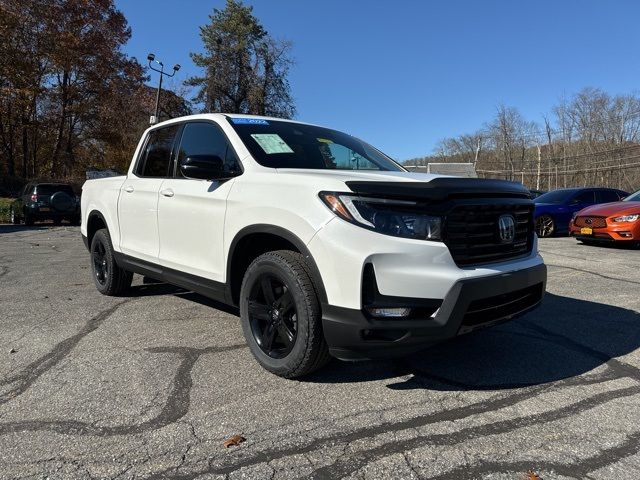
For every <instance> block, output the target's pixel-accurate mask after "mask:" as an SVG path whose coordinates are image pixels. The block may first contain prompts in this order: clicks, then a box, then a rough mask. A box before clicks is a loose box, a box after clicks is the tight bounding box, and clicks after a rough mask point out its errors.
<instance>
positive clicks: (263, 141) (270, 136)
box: [251, 133, 293, 155]
mask: <svg viewBox="0 0 640 480" xmlns="http://www.w3.org/2000/svg"><path fill="white" fill-rule="evenodd" d="M251 137H252V138H253V139H254V140H255V141H256V142H258V145H260V146H261V147H262V150H264V153H266V154H267V155H271V154H272V153H293V150H291V147H289V145H287V144H286V143H285V141H284V140H282V138H280V135H278V134H277V133H252V134H251Z"/></svg>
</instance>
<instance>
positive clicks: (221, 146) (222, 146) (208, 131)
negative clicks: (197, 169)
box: [176, 122, 241, 178]
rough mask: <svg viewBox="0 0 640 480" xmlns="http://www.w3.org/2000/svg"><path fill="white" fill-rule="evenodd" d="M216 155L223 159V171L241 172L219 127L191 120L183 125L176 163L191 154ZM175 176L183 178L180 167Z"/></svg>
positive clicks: (229, 172) (233, 153)
mask: <svg viewBox="0 0 640 480" xmlns="http://www.w3.org/2000/svg"><path fill="white" fill-rule="evenodd" d="M201 155H206V156H216V157H219V158H221V159H222V160H223V161H224V171H225V173H228V174H230V175H237V174H240V173H241V169H240V163H239V162H238V159H237V157H236V155H235V152H234V151H233V148H232V147H231V145H229V142H228V140H227V137H226V136H225V134H224V133H223V132H222V130H221V129H220V128H218V127H217V126H216V125H214V124H213V123H210V122H192V123H187V124H186V125H185V126H184V130H183V132H182V140H181V142H180V150H179V151H178V165H180V161H181V160H183V159H185V158H187V157H191V156H201ZM177 170H178V171H177V172H176V176H177V177H179V178H184V176H183V175H182V172H181V171H180V168H178V169H177Z"/></svg>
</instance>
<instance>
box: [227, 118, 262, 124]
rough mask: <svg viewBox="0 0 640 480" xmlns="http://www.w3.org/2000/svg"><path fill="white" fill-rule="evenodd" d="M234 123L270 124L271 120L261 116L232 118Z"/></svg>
mask: <svg viewBox="0 0 640 480" xmlns="http://www.w3.org/2000/svg"><path fill="white" fill-rule="evenodd" d="M231 123H233V124H234V125H269V122H267V121H266V120H262V119H261V118H232V119H231Z"/></svg>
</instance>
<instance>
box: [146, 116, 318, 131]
mask: <svg viewBox="0 0 640 480" xmlns="http://www.w3.org/2000/svg"><path fill="white" fill-rule="evenodd" d="M224 118H253V119H256V120H271V121H277V122H290V123H299V124H302V125H314V126H319V125H315V124H313V123H307V122H300V121H298V120H289V119H286V118H277V117H268V116H263V115H248V114H244V113H198V114H195V115H185V116H183V117H176V118H172V119H170V120H165V121H163V122H159V123H156V124H155V125H152V126H151V127H149V128H150V129H153V128H157V127H160V126H163V125H170V124H172V123H176V122H184V121H186V120H213V119H216V120H222V119H224Z"/></svg>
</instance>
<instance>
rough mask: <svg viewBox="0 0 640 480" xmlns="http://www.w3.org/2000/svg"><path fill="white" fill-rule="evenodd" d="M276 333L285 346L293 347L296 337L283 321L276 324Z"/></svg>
mask: <svg viewBox="0 0 640 480" xmlns="http://www.w3.org/2000/svg"><path fill="white" fill-rule="evenodd" d="M278 333H279V334H280V339H281V340H282V341H283V343H284V344H285V345H286V346H287V348H290V347H293V343H294V342H295V339H296V334H295V332H293V331H291V329H290V328H289V326H288V325H287V324H286V323H285V322H284V321H283V322H280V325H278Z"/></svg>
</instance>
